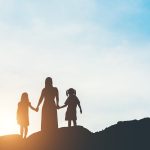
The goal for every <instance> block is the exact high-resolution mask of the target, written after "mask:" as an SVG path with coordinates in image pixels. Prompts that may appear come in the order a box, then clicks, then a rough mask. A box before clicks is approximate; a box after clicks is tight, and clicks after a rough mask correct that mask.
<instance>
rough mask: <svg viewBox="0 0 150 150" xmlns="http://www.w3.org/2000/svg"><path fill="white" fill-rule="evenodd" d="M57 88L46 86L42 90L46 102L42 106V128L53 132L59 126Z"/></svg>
mask: <svg viewBox="0 0 150 150" xmlns="http://www.w3.org/2000/svg"><path fill="white" fill-rule="evenodd" d="M56 93H57V88H54V87H51V88H47V89H46V88H44V89H43V91H42V94H43V98H44V103H43V107H42V120H41V130H42V131H44V132H52V131H55V130H56V129H57V128H58V119H57V108H56V104H55V101H54V100H55V97H56Z"/></svg>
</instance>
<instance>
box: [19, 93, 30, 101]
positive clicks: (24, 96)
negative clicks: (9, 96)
mask: <svg viewBox="0 0 150 150" xmlns="http://www.w3.org/2000/svg"><path fill="white" fill-rule="evenodd" d="M20 101H21V103H29V98H28V93H26V92H24V93H22V95H21V100H20Z"/></svg>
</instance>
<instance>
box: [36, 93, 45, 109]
mask: <svg viewBox="0 0 150 150" xmlns="http://www.w3.org/2000/svg"><path fill="white" fill-rule="evenodd" d="M43 98H44V90H42V92H41V96H40V99H39V102H38V105H37V107H36V109H38V108H39V106H40V104H41V103H42V101H43Z"/></svg>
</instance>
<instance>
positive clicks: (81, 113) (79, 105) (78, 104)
mask: <svg viewBox="0 0 150 150" xmlns="http://www.w3.org/2000/svg"><path fill="white" fill-rule="evenodd" d="M78 107H79V108H80V113H81V114H82V108H81V105H80V103H78Z"/></svg>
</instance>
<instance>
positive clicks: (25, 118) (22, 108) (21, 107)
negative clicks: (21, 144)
mask: <svg viewBox="0 0 150 150" xmlns="http://www.w3.org/2000/svg"><path fill="white" fill-rule="evenodd" d="M29 107H30V108H31V109H32V110H34V111H36V112H37V111H38V110H37V109H35V108H34V107H33V106H32V105H31V103H30V101H29V98H28V93H23V94H22V95H21V100H20V102H19V103H18V108H17V123H18V124H19V125H20V135H21V137H22V138H26V137H27V134H28V126H29ZM23 136H24V137H23Z"/></svg>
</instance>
